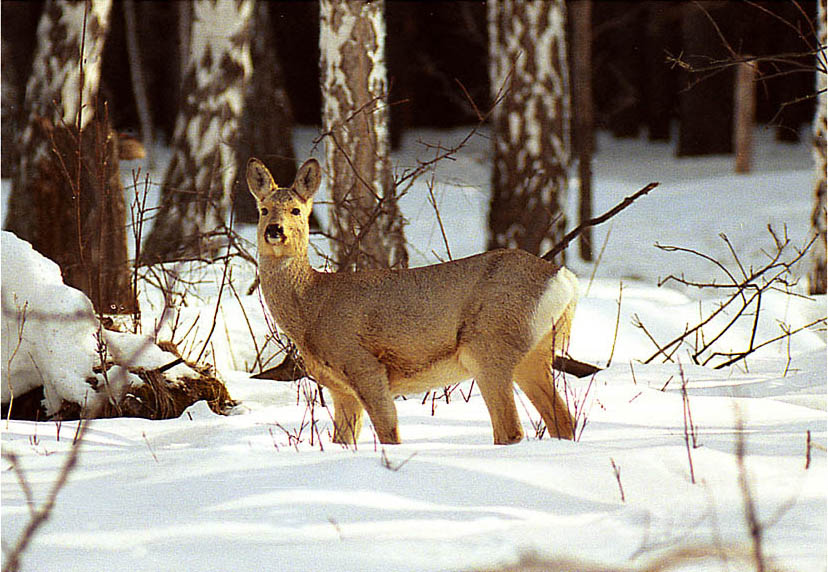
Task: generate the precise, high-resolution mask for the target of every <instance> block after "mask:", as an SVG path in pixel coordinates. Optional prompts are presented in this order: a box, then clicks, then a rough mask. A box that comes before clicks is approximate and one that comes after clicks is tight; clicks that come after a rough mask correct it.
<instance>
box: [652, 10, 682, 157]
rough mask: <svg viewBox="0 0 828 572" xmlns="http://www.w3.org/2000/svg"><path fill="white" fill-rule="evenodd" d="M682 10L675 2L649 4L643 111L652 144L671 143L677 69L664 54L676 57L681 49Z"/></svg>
mask: <svg viewBox="0 0 828 572" xmlns="http://www.w3.org/2000/svg"><path fill="white" fill-rule="evenodd" d="M680 11H681V8H680V6H679V5H677V4H675V3H673V2H663V1H659V0H651V1H650V2H647V16H646V18H647V27H646V41H645V43H644V46H645V48H644V58H645V69H646V73H645V76H646V77H645V79H644V82H643V84H642V85H643V86H644V90H645V91H644V98H643V101H644V107H645V109H646V122H647V135H648V138H649V139H650V141H669V140H670V122H671V121H672V119H673V113H674V107H675V105H676V92H675V87H676V86H675V84H676V82H675V79H676V78H675V75H676V72H675V69H673V67H672V66H671V65H670V64H668V63H667V61H666V55H665V50H666V51H667V52H669V53H671V54H677V53H678V52H679V50H680V49H681V42H680V41H679V39H678V30H679V27H678V22H679V15H680Z"/></svg>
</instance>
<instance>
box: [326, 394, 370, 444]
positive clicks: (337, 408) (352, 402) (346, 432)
mask: <svg viewBox="0 0 828 572" xmlns="http://www.w3.org/2000/svg"><path fill="white" fill-rule="evenodd" d="M331 395H332V396H333V402H334V436H333V441H334V443H340V444H342V445H353V444H355V443H356V441H357V439H359V433H360V431H361V430H362V412H363V409H364V408H363V407H362V403H360V401H359V399H357V398H356V397H355V396H354V395H351V394H349V393H346V392H344V391H331Z"/></svg>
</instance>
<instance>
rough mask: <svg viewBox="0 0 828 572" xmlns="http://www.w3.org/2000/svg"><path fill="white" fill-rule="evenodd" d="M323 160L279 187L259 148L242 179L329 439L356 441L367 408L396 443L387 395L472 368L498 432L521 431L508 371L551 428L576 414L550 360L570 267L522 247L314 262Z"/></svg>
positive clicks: (280, 316)
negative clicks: (359, 266) (354, 266)
mask: <svg viewBox="0 0 828 572" xmlns="http://www.w3.org/2000/svg"><path fill="white" fill-rule="evenodd" d="M321 177H322V172H321V167H320V166H319V163H318V162H317V161H316V160H315V159H309V160H307V161H306V162H305V163H304V164H303V165H302V166H301V167H300V168H299V171H298V173H297V175H296V180H295V181H294V182H293V185H291V186H290V187H289V188H280V187H278V186H277V185H276V183H275V182H274V181H273V177H272V176H271V174H270V172H269V171H268V170H267V167H265V165H264V164H263V163H262V162H261V161H259V160H258V159H255V158H251V159H250V160H249V161H248V163H247V184H248V186H249V188H250V191H251V192H252V193H253V196H254V197H255V198H256V204H257V205H258V209H259V224H258V228H257V240H258V251H259V279H260V285H261V290H262V292H263V294H264V299H265V302H266V303H267V306H268V308H269V310H270V313H271V315H272V316H273V319H274V320H275V321H276V323H277V324H278V325H279V327H280V328H281V329H282V330H283V331H284V332H285V333H286V334H287V336H288V337H289V338H290V339H291V340H292V341H293V343H294V344H296V347H297V349H298V350H299V353H300V355H301V357H302V359H303V361H304V364H305V369H306V370H307V372H308V373H309V374H310V375H312V376H313V377H314V378H315V379H316V380H317V381H318V382H319V383H321V384H322V385H324V386H325V387H327V388H328V389H329V390H330V392H331V395H332V396H333V401H334V441H335V442H337V443H354V442H355V441H356V439H357V438H358V436H359V433H360V429H361V425H362V412H363V409H364V410H366V411H367V412H368V416H369V417H370V419H371V422H372V423H373V425H374V430H375V431H376V434H377V437H378V438H379V440H380V442H382V443H399V442H400V436H399V432H398V427H397V411H396V407H395V405H394V397H395V396H397V395H402V394H410V393H415V392H422V391H427V390H429V389H433V388H436V387H443V386H445V385H448V384H451V383H456V382H458V381H462V380H464V379H468V378H471V377H474V378H475V379H476V380H477V383H478V386H479V387H480V392H481V394H482V395H483V400H484V401H485V403H486V407H487V408H488V410H489V416H490V417H491V422H492V431H493V433H494V442H495V443H496V444H508V443H516V442H517V441H520V440H521V439H522V438H523V428H522V426H521V424H520V419H519V417H518V412H517V408H516V407H515V398H514V392H513V386H512V380H513V379H514V381H516V382H517V384H518V386H519V387H520V388H521V389H522V390H523V392H524V393H525V394H526V395H527V396H528V397H529V399H530V401H531V402H532V404H533V405H534V406H535V408H536V409H537V410H538V412H539V413H540V415H541V417H542V418H543V420H544V422H545V423H546V426H547V429H548V431H549V433H550V435H553V436H557V437H559V438H562V439H572V438H573V436H574V435H573V433H574V430H575V424H574V422H573V419H572V416H571V415H570V413H569V408H568V407H567V405H566V403H565V401H564V400H563V399H562V398H561V396H560V395H558V393H557V392H556V390H555V386H554V383H553V381H552V377H551V375H552V373H551V362H552V359H553V357H554V354H555V351H556V350H558V351H560V350H562V349H564V348H565V347H566V345H567V343H568V339H569V330H570V327H571V325H572V317H573V313H574V311H575V304H576V302H577V278H576V277H575V275H574V274H572V273H571V272H570V271H569V270H567V269H566V268H557V267H556V266H554V265H553V264H551V263H549V262H546V261H544V260H542V259H540V258H538V257H537V256H534V255H532V254H529V253H527V252H525V251H521V250H496V251H492V252H486V253H483V254H478V255H475V256H470V257H468V258H463V259H461V260H455V261H452V262H445V263H442V264H436V265H433V266H425V267H421V268H413V269H407V270H390V269H385V270H368V271H360V272H338V273H328V272H318V271H316V270H314V269H313V268H311V266H310V264H309V262H308V217H309V216H310V213H311V209H312V207H313V196H314V194H315V193H316V191H317V189H318V188H319V184H320V181H321Z"/></svg>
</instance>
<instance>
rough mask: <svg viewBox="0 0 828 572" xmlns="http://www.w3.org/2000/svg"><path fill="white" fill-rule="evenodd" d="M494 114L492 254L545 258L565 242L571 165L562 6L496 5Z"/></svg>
mask: <svg viewBox="0 0 828 572" xmlns="http://www.w3.org/2000/svg"><path fill="white" fill-rule="evenodd" d="M488 10H489V15H488V19H489V46H490V47H489V58H490V64H489V65H490V76H491V86H492V96H493V99H494V100H495V101H497V102H498V103H497V105H496V107H495V111H494V121H493V123H494V170H493V177H492V202H491V208H490V213H489V227H490V239H489V246H490V248H500V247H510V248H514V247H517V248H523V249H525V250H528V251H530V252H533V253H536V254H541V253H542V251H545V250H547V249H548V248H549V247H551V246H553V245H554V244H555V243H556V242H557V241H558V240H559V239H560V238H562V236H563V233H564V230H565V224H566V220H565V217H564V212H565V209H564V206H565V201H566V193H567V184H568V169H569V166H570V160H571V159H570V92H569V71H568V62H567V47H566V7H565V3H564V1H563V0H542V1H541V0H539V1H537V2H522V1H519V0H489V2H488Z"/></svg>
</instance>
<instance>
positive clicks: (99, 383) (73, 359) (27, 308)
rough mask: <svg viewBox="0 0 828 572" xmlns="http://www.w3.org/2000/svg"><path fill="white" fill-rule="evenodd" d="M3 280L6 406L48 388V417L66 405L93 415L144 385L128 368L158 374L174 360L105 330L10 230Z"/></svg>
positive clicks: (175, 372) (173, 373) (142, 340)
mask: <svg viewBox="0 0 828 572" xmlns="http://www.w3.org/2000/svg"><path fill="white" fill-rule="evenodd" d="M2 275H3V283H2V299H3V319H2V379H3V383H2V384H1V385H2V388H3V395H2V401H3V403H4V404H7V403H9V402H10V401H11V400H12V399H13V398H14V397H19V396H21V395H23V394H25V393H26V392H28V391H30V390H32V389H35V388H37V387H39V386H41V385H42V386H43V394H44V406H45V409H46V414H47V415H49V416H52V415H54V414H56V413H57V412H58V411H59V410H60V409H61V407H62V406H63V405H64V403H66V402H69V403H73V404H77V405H79V406H80V407H81V408H82V409H83V410H84V411H90V410H94V409H95V408H97V407H98V406H100V405H101V404H102V400H107V399H108V400H110V401H112V402H113V403H117V402H119V401H120V400H121V399H122V398H123V396H124V394H125V393H126V391H127V390H129V389H130V388H135V387H137V386H140V385H143V384H144V381H142V379H141V378H140V377H138V376H137V375H135V373H132V372H130V369H132V370H133V371H134V370H135V369H137V368H143V369H155V368H159V367H162V366H165V365H166V364H168V363H170V362H172V361H174V360H175V356H173V355H171V354H170V353H167V352H165V351H163V350H162V349H161V348H159V347H158V346H157V345H155V344H154V342H153V341H152V339H151V338H149V337H147V336H142V335H135V334H129V333H120V332H112V331H108V330H105V329H104V328H103V327H102V326H101V323H100V321H99V320H98V318H97V316H96V315H95V309H94V307H93V306H92V302H91V301H90V300H89V298H87V297H86V295H85V294H84V293H83V292H81V291H80V290H77V289H76V288H72V287H71V286H67V285H66V284H64V283H63V278H62V276H61V273H60V268H59V267H58V265H57V264H55V263H54V262H52V261H51V260H49V259H48V258H45V257H44V256H43V255H41V254H40V253H38V252H37V251H35V250H34V248H32V245H31V244H29V243H28V242H26V241H25V240H21V239H20V238H18V237H17V236H15V235H14V234H12V233H10V232H6V231H3V234H2ZM102 358H103V359H104V360H105V361H106V362H107V367H106V375H104V374H103V373H102V372H103V369H102V368H101V367H100V366H101V365H102V364H101V361H102ZM113 363H114V364H116V365H112V364H113ZM96 366H97V367H96ZM96 369H97V371H96ZM165 371H166V375H165V377H167V378H168V379H174V380H181V379H183V380H195V379H198V378H199V377H200V374H199V373H198V372H196V371H194V370H193V369H192V368H190V367H189V366H188V365H186V364H183V363H181V364H178V365H176V366H175V367H172V368H169V369H166V370H165Z"/></svg>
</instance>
